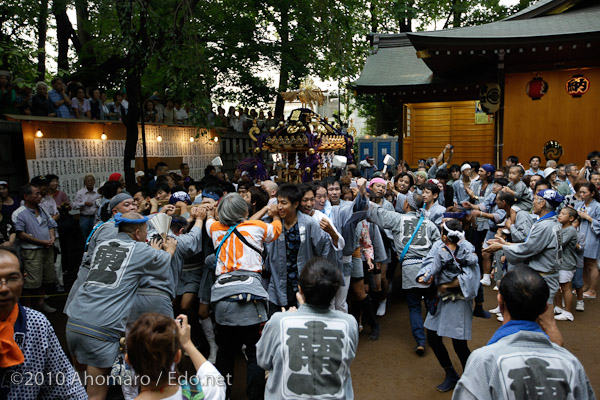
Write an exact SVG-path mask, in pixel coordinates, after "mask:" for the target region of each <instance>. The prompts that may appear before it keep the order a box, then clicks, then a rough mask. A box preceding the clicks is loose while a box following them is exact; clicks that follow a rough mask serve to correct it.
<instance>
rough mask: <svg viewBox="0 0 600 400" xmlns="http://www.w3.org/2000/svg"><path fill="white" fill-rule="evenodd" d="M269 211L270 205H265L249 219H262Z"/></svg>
mask: <svg viewBox="0 0 600 400" xmlns="http://www.w3.org/2000/svg"><path fill="white" fill-rule="evenodd" d="M268 211H269V206H268V205H266V206H264V207H263V208H262V209H261V210H258V211H257V212H256V213H254V215H251V216H250V218H248V219H249V220H261V219H262V218H263V217H264V216H265V214H266V213H267V212H268Z"/></svg>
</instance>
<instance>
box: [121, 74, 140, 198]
mask: <svg viewBox="0 0 600 400" xmlns="http://www.w3.org/2000/svg"><path fill="white" fill-rule="evenodd" d="M125 87H126V89H127V96H128V98H129V110H128V111H127V117H126V118H123V123H124V124H125V128H126V129H127V136H126V139H125V152H124V154H123V171H125V184H126V187H127V191H128V192H129V193H132V194H133V193H134V192H135V191H136V183H135V151H136V148H137V140H138V120H139V119H140V108H139V102H140V95H141V93H139V91H140V87H141V85H140V76H139V74H138V72H137V71H132V72H130V73H128V74H127V78H126V81H125ZM132 161H133V162H132ZM132 165H133V167H132Z"/></svg>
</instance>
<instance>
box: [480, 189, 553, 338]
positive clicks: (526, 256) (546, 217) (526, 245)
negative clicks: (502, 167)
mask: <svg viewBox="0 0 600 400" xmlns="http://www.w3.org/2000/svg"><path fill="white" fill-rule="evenodd" d="M562 201H563V197H562V196H561V195H560V194H558V192H556V191H555V190H552V189H546V190H542V191H540V192H538V194H537V195H535V197H534V202H533V213H534V214H536V215H538V216H539V217H540V218H539V219H538V220H537V221H535V223H534V224H533V226H532V227H531V230H530V231H529V234H528V236H527V237H526V238H525V241H524V242H523V243H517V244H513V243H506V242H504V241H503V240H500V239H494V240H491V241H490V242H492V243H491V244H490V246H489V247H488V248H486V249H484V251H485V252H490V253H493V252H495V251H498V250H504V255H505V257H506V261H508V262H509V263H510V264H512V265H518V264H523V263H526V264H527V265H529V267H530V268H531V269H533V270H534V271H536V272H537V273H538V274H540V275H541V276H542V278H544V280H545V281H546V283H547V284H548V287H549V288H550V295H549V296H548V298H547V301H548V304H550V305H552V304H553V303H554V296H555V295H556V292H557V291H558V289H559V284H558V268H559V266H560V265H561V264H562V227H561V225H560V224H559V223H558V222H557V220H556V208H557V207H558V206H559V205H560V203H562ZM538 322H539V324H540V325H541V326H542V328H543V329H544V331H545V332H546V333H547V334H548V336H549V337H550V340H552V341H553V342H554V343H556V344H558V345H560V346H562V345H563V338H562V335H561V333H560V331H559V330H558V327H557V326H556V321H555V319H554V308H553V307H548V309H547V310H546V311H545V312H544V313H543V314H542V315H540V318H539V321H538Z"/></svg>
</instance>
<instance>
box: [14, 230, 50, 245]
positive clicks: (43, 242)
mask: <svg viewBox="0 0 600 400" xmlns="http://www.w3.org/2000/svg"><path fill="white" fill-rule="evenodd" d="M53 236H54V230H52V234H51V236H50V237H51V239H53ZM17 237H18V238H19V240H22V241H24V242H29V243H33V244H36V245H38V246H45V247H50V246H52V242H51V240H40V239H36V238H34V237H33V236H31V235H30V234H28V233H25V232H18V233H17Z"/></svg>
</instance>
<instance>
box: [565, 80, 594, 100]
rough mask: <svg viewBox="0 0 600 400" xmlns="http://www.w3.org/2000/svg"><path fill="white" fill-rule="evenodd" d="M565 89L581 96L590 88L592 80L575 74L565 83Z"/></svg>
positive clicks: (574, 95)
mask: <svg viewBox="0 0 600 400" xmlns="http://www.w3.org/2000/svg"><path fill="white" fill-rule="evenodd" d="M565 89H566V90H567V93H569V94H570V95H571V96H573V97H581V96H582V95H584V94H586V93H587V91H588V90H590V80H589V79H588V78H586V77H585V76H583V75H573V77H572V78H571V79H569V80H568V81H567V83H566V84H565Z"/></svg>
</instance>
